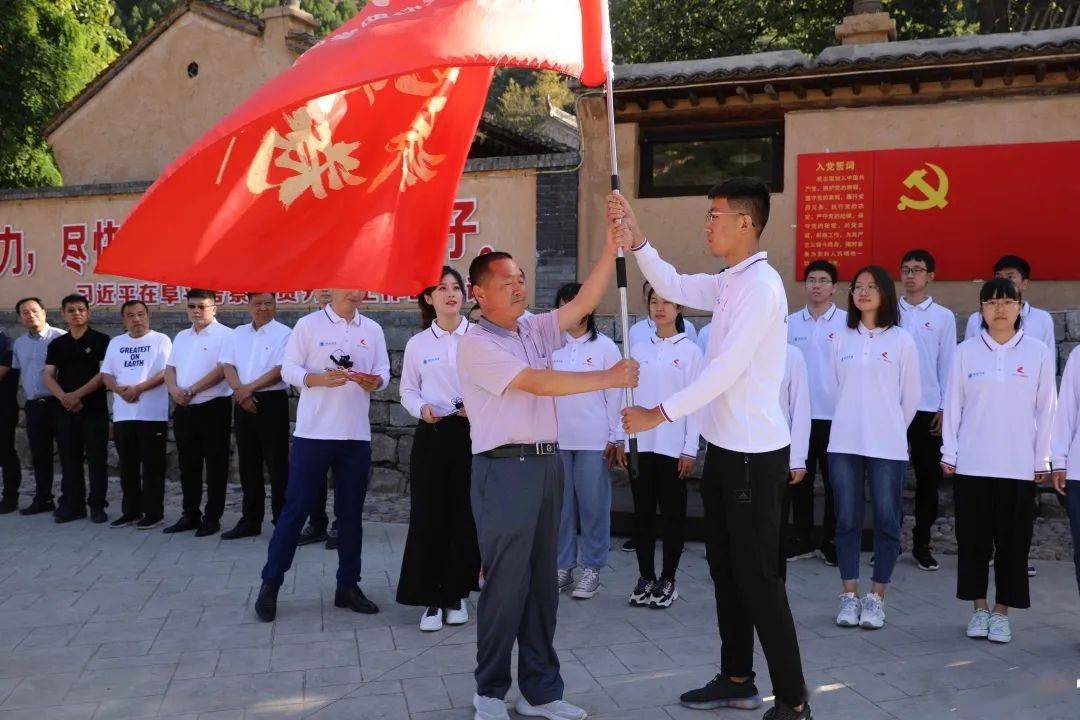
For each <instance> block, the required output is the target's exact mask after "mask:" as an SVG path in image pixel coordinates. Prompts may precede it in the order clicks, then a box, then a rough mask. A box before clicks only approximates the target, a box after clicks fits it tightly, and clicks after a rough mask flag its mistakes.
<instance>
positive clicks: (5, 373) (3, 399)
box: [0, 330, 22, 515]
mask: <svg viewBox="0 0 1080 720" xmlns="http://www.w3.org/2000/svg"><path fill="white" fill-rule="evenodd" d="M11 346H12V341H11V338H10V337H8V336H7V333H5V332H4V331H3V330H0V471H2V472H3V473H4V494H3V496H2V497H0V515H6V514H7V513H9V512H14V511H15V510H17V509H18V507H19V505H18V501H19V485H20V484H21V483H22V468H21V467H20V465H19V456H18V455H16V454H15V426H16V425H17V424H18V422H19V403H18V401H17V400H16V399H15V393H16V392H17V391H18V389H19V371H18V370H15V369H14V368H12V367H11V365H12V363H13V359H12V357H13V355H12V352H11Z"/></svg>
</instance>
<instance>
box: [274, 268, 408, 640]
mask: <svg viewBox="0 0 1080 720" xmlns="http://www.w3.org/2000/svg"><path fill="white" fill-rule="evenodd" d="M331 297H332V300H331V302H330V304H328V305H326V307H324V308H322V309H320V310H316V311H315V312H313V313H310V314H308V315H305V316H304V317H302V318H300V319H299V320H298V321H297V322H296V325H295V326H294V327H293V332H292V335H290V336H289V342H288V344H287V345H286V346H285V357H284V358H283V360H282V363H281V377H282V379H283V380H285V382H287V383H289V384H290V385H292V386H293V387H296V388H299V390H300V403H299V404H298V405H297V407H296V426H295V428H294V429H293V444H292V450H291V451H290V453H289V482H288V484H287V485H286V487H285V508H284V509H283V510H282V511H281V516H280V517H279V518H278V522H277V525H275V526H274V534H273V536H272V537H271V538H270V546H269V547H268V548H267V552H266V565H264V566H263V570H262V587H261V588H259V596H258V598H257V599H256V601H255V614H256V615H257V616H258V617H259V619H260V620H262V621H263V622H272V621H273V620H274V617H275V616H276V615H277V596H278V590H279V589H280V588H281V584H282V583H283V582H284V580H285V573H287V572H288V571H289V568H290V567H292V561H293V557H294V556H295V555H296V544H297V540H298V539H299V538H300V530H301V529H302V528H303V526H304V520H305V518H306V517H307V515H308V514H309V513H310V512H311V510H312V508H313V506H314V505H315V503H316V501H317V499H318V498H319V496H320V490H321V489H322V488H324V487H326V475H327V473H328V472H329V471H330V470H331V469H333V471H334V497H335V503H334V506H335V514H336V515H337V519H338V521H339V526H338V548H337V551H338V571H337V590H336V591H335V592H334V606H335V607H339V608H346V609H348V610H352V611H353V612H358V613H364V614H373V613H377V612H379V608H378V606H376V605H375V603H373V602H372V601H371V600H368V599H367V597H365V596H364V593H363V592H361V590H360V586H359V584H358V583H359V582H360V552H361V549H362V545H363V513H364V498H365V496H366V495H367V484H368V471H369V469H370V467H371V422H370V420H369V418H368V412H369V410H370V408H371V393H373V392H376V391H377V390H381V389H383V388H385V387H386V386H387V385H388V384H389V383H390V357H389V355H388V354H387V352H386V338H385V337H384V335H383V331H382V328H381V327H379V324H378V323H376V322H375V321H374V320H372V319H371V318H368V317H364V316H363V315H361V314H360V311H359V310H358V309H357V308H358V307H359V305H360V302H361V301H362V300H363V299H364V291H363V290H356V289H350V290H334V291H333V293H332V295H331Z"/></svg>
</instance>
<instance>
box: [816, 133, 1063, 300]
mask: <svg viewBox="0 0 1080 720" xmlns="http://www.w3.org/2000/svg"><path fill="white" fill-rule="evenodd" d="M798 193H799V195H798V207H797V215H798V218H797V234H796V248H795V270H796V273H797V275H798V276H799V277H801V276H802V270H803V268H804V267H806V265H807V263H809V262H810V261H811V260H814V259H816V258H825V259H828V260H832V261H833V262H835V263H837V265H838V267H839V268H840V276H841V278H842V279H845V280H850V279H851V273H853V272H855V270H857V269H858V268H859V267H861V266H863V265H867V264H876V265H882V266H884V267H885V268H887V269H888V270H889V271H890V272H893V273H894V274H895V271H896V269H897V268H898V267H899V266H900V258H901V257H902V256H903V254H904V253H905V252H906V251H907V250H910V249H912V248H924V249H926V250H929V251H930V252H931V253H933V255H934V257H935V258H936V259H937V279H939V280H978V279H982V278H987V277H990V276H991V275H992V274H993V271H992V267H993V264H994V261H995V260H997V259H998V258H999V257H1001V256H1002V255H1007V254H1015V255H1020V256H1022V257H1023V258H1025V259H1026V260H1027V261H1028V262H1030V263H1031V266H1032V275H1033V277H1035V278H1037V279H1040V280H1077V279H1080V142H1058V143H1028V144H1022V145H980V146H970V147H941V148H917V149H912V150H873V151H864V152H832V153H814V154H806V155H800V156H799V160H798Z"/></svg>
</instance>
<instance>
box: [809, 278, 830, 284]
mask: <svg viewBox="0 0 1080 720" xmlns="http://www.w3.org/2000/svg"><path fill="white" fill-rule="evenodd" d="M806 284H807V285H832V284H833V281H832V280H831V279H829V278H806Z"/></svg>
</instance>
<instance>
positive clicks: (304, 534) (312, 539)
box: [296, 523, 326, 547]
mask: <svg viewBox="0 0 1080 720" xmlns="http://www.w3.org/2000/svg"><path fill="white" fill-rule="evenodd" d="M324 540H326V528H323V529H322V530H319V529H318V528H315V527H312V525H311V524H310V523H308V525H307V527H305V528H304V529H303V530H301V531H300V537H299V538H297V540H296V546H297V547H299V546H301V545H311V544H312V543H317V542H323V541H324Z"/></svg>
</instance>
